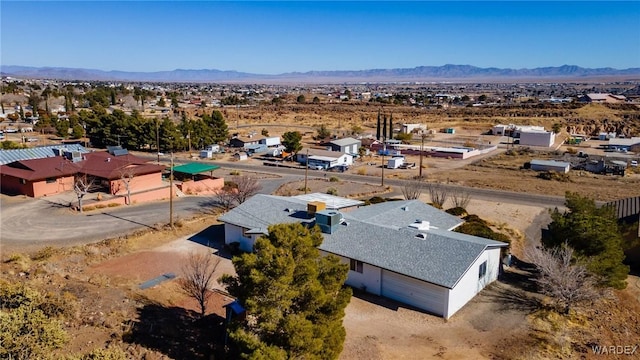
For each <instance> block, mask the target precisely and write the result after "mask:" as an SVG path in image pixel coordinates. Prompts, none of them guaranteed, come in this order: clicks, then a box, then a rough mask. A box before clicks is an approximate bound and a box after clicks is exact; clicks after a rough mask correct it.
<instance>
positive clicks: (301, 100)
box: [296, 94, 307, 104]
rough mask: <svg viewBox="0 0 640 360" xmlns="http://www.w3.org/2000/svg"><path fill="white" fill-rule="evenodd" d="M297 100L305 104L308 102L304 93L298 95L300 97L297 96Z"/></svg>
mask: <svg viewBox="0 0 640 360" xmlns="http://www.w3.org/2000/svg"><path fill="white" fill-rule="evenodd" d="M296 101H297V102H298V104H304V103H306V102H307V100H306V99H305V97H304V95H302V94H300V95H298V97H297V98H296Z"/></svg>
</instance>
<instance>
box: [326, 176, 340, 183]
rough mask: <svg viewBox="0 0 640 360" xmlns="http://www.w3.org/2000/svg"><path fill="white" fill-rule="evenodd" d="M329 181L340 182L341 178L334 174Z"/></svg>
mask: <svg viewBox="0 0 640 360" xmlns="http://www.w3.org/2000/svg"><path fill="white" fill-rule="evenodd" d="M329 181H330V182H339V181H340V178H338V177H337V176H332V177H330V178H329Z"/></svg>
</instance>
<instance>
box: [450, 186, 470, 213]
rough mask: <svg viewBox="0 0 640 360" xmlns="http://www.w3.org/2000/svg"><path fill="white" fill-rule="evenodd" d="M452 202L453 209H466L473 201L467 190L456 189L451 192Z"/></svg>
mask: <svg viewBox="0 0 640 360" xmlns="http://www.w3.org/2000/svg"><path fill="white" fill-rule="evenodd" d="M451 201H453V207H460V208H463V209H466V208H467V206H469V202H470V201H471V194H469V192H468V191H466V190H463V189H456V190H455V191H452V192H451Z"/></svg>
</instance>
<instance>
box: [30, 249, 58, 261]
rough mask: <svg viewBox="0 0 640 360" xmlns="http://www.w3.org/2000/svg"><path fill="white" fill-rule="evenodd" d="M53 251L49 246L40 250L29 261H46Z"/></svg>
mask: <svg viewBox="0 0 640 360" xmlns="http://www.w3.org/2000/svg"><path fill="white" fill-rule="evenodd" d="M55 252H56V251H55V249H54V248H53V247H51V246H47V247H45V248H42V249H40V250H39V251H38V252H37V253H35V254H33V256H32V257H31V260H33V261H41V260H46V259H48V258H50V257H51V256H53V254H55Z"/></svg>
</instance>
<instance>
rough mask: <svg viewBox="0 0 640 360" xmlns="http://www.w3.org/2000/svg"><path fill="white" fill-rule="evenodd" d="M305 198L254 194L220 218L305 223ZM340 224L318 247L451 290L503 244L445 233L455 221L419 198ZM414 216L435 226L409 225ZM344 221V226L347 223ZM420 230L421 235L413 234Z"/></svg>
mask: <svg viewBox="0 0 640 360" xmlns="http://www.w3.org/2000/svg"><path fill="white" fill-rule="evenodd" d="M306 204H307V202H306V201H304V200H302V199H297V198H295V197H282V196H273V195H255V196H253V197H252V198H250V199H248V200H247V201H245V202H244V203H242V204H240V205H239V206H238V207H236V208H234V209H232V210H231V211H229V212H227V213H226V214H224V215H222V216H220V217H219V220H220V221H223V222H226V223H229V224H233V225H237V226H241V227H244V228H246V229H251V231H252V232H255V233H266V229H267V227H268V226H269V225H273V224H280V223H293V222H306V223H310V224H312V223H313V222H314V220H315V219H314V218H311V219H310V218H308V217H307V213H306ZM343 218H344V219H345V224H342V225H339V226H338V228H337V230H336V231H335V232H334V233H333V234H323V235H324V241H323V243H322V245H320V249H321V250H324V251H327V252H330V253H333V254H336V255H341V256H344V257H347V258H350V259H356V260H359V261H362V262H365V263H367V264H371V265H374V266H378V267H380V268H383V269H387V270H391V271H394V272H397V273H399V274H404V275H407V276H411V277H414V278H416V279H420V280H423V281H427V282H430V283H433V284H437V285H440V286H444V287H447V288H453V287H454V286H455V284H456V283H457V282H458V281H459V279H460V278H461V277H462V276H463V275H464V273H465V272H466V271H467V269H468V268H469V266H471V264H473V262H474V261H475V259H476V258H477V257H478V256H480V254H481V253H482V252H483V251H484V250H485V249H486V248H487V247H502V246H507V244H505V243H502V242H498V241H493V240H489V239H484V238H480V237H476V236H470V235H465V234H461V233H456V232H452V231H448V229H451V228H453V227H455V226H457V225H459V224H461V223H462V221H461V220H460V219H458V218H457V217H455V216H452V215H449V214H447V213H445V212H444V211H440V210H438V209H435V208H433V207H432V206H429V205H427V204H424V203H421V202H420V201H418V200H408V201H394V202H385V203H380V204H375V205H370V206H364V207H360V208H358V209H355V210H353V211H350V212H345V213H343ZM417 219H420V220H424V221H429V222H430V225H431V226H432V227H433V226H435V227H437V229H434V228H430V229H429V230H426V231H425V230H417V229H413V228H410V227H408V226H409V225H410V224H412V223H414V222H415V221H416V220H417ZM346 224H348V225H346ZM420 233H424V234H426V239H420V238H417V237H416V235H417V234H420Z"/></svg>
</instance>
